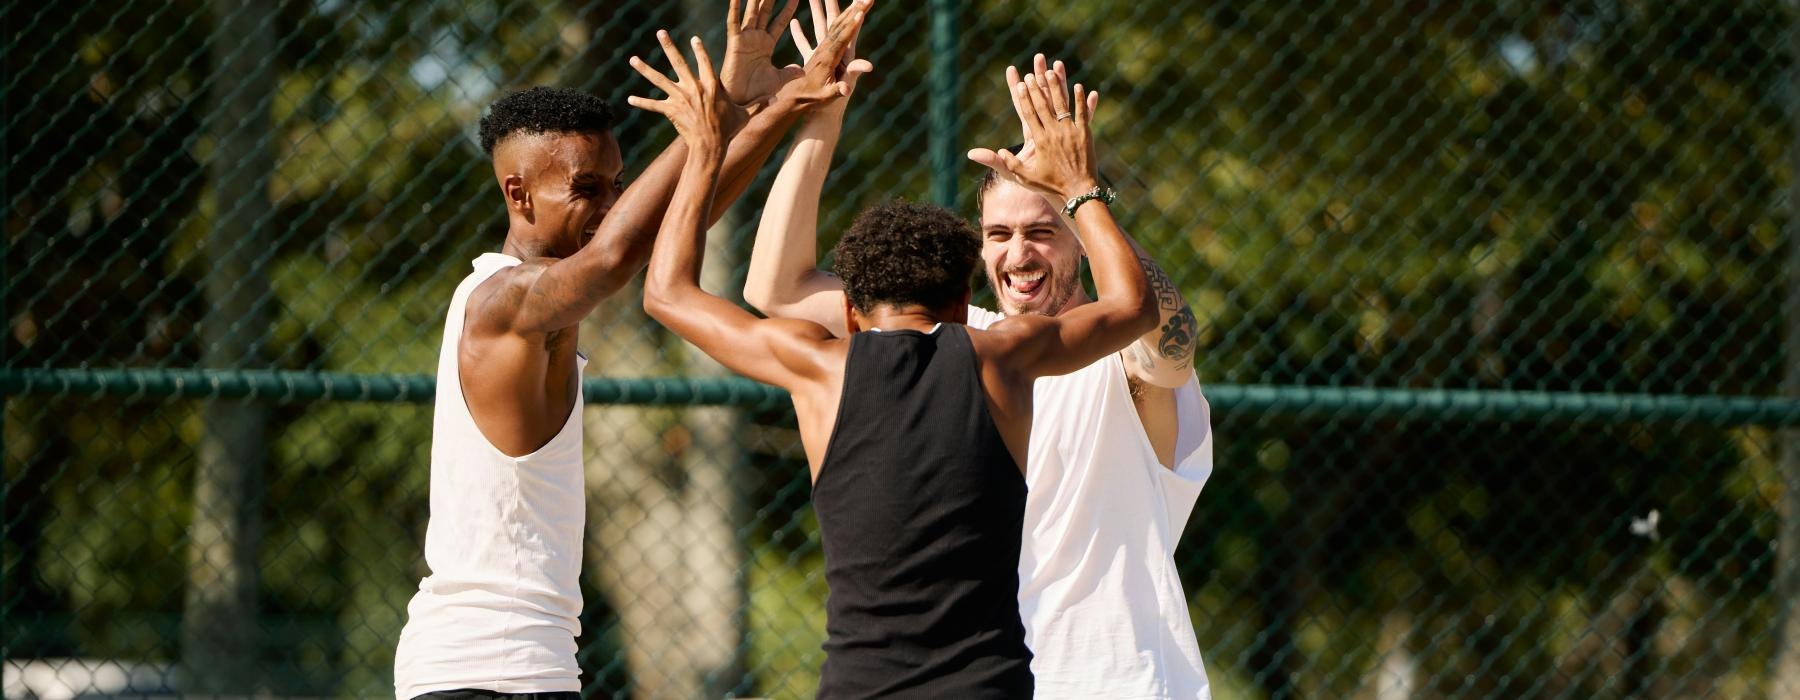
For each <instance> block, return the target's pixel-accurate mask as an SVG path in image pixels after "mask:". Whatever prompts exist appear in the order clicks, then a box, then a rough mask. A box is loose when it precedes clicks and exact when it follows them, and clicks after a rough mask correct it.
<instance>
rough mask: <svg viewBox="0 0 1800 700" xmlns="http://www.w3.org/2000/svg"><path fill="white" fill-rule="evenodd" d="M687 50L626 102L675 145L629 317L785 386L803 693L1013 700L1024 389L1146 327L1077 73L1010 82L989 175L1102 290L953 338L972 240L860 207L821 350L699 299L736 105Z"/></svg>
mask: <svg viewBox="0 0 1800 700" xmlns="http://www.w3.org/2000/svg"><path fill="white" fill-rule="evenodd" d="M866 10H867V5H866V4H865V3H864V2H858V3H857V4H856V5H853V6H851V7H850V8H849V9H848V10H847V11H846V12H847V13H857V12H866ZM693 47H694V53H695V56H694V59H695V69H694V70H690V69H689V68H688V65H687V63H686V62H685V61H684V60H683V59H682V57H681V56H680V55H679V54H676V53H673V52H671V53H670V56H669V60H670V63H671V64H672V65H673V66H674V69H675V74H676V76H677V78H678V81H670V80H669V79H667V78H666V77H664V76H662V75H659V74H653V73H649V72H648V71H646V70H644V69H640V71H643V72H645V73H646V77H648V78H650V79H651V81H652V82H653V83H655V84H656V85H657V86H658V87H659V88H662V89H663V90H664V91H666V92H668V93H669V98H668V99H666V100H661V101H651V100H646V99H642V98H636V97H634V98H631V103H632V104H633V105H635V106H638V107H641V108H644V109H648V110H651V111H655V112H658V113H661V114H663V115H664V116H667V117H668V118H669V120H670V121H672V122H674V124H675V128H676V130H677V131H678V132H680V133H681V135H682V138H683V139H684V140H685V141H686V142H687V144H688V156H687V162H686V164H685V166H684V169H683V170H682V178H681V184H680V185H679V186H678V187H677V189H676V193H675V198H674V201H673V202H672V203H671V204H670V207H669V211H668V213H667V215H666V216H665V217H664V218H663V225H662V228H661V230H660V232H659V234H658V238H657V241H656V247H655V250H654V252H653V253H652V255H651V261H650V271H649V273H648V276H647V277H646V280H645V283H644V309H645V311H647V312H648V313H649V314H650V315H651V316H652V317H654V318H655V319H656V320H658V321H660V322H662V323H663V325H666V326H668V327H669V329H670V330H673V331H675V333H676V334H677V335H680V336H681V337H683V338H685V339H687V340H688V341H689V342H692V343H694V344H695V345H696V346H698V347H699V348H700V349H701V350H702V351H704V352H706V354H708V355H710V356H712V357H713V358H714V359H716V360H718V361H719V362H720V363H722V364H724V365H725V366H727V367H729V368H731V369H732V370H733V371H736V372H738V373H740V374H743V375H745V376H747V377H750V378H752V379H755V380H758V381H762V382H767V383H769V384H773V385H776V386H779V387H782V388H784V389H787V390H788V392H789V393H790V394H792V396H793V400H794V410H795V413H796V414H797V417H798V419H799V424H800V438H801V442H802V444H803V445H804V447H805V449H806V456H807V463H808V465H809V466H810V468H811V471H812V478H813V501H814V508H815V509H816V510H817V512H818V515H819V524H820V530H821V534H822V536H823V539H824V547H825V572H826V574H825V576H826V583H827V584H828V585H829V586H830V588H831V594H830V597H829V599H828V601H827V603H826V616H827V619H826V629H827V632H828V639H827V641H826V642H825V651H826V660H825V668H824V670H823V677H822V678H821V681H820V687H819V695H820V697H830V698H839V697H842V698H864V697H916V698H1023V697H1029V696H1030V695H1031V692H1032V679H1031V670H1030V659H1031V653H1030V652H1029V651H1028V650H1027V649H1026V647H1025V641H1024V628H1023V626H1022V624H1021V623H1020V620H1019V613H1018V602H1017V597H1016V596H1017V593H1018V578H1017V576H1018V575H1017V571H1018V559H1019V544H1020V535H1021V533H1020V528H1021V527H1022V524H1023V520H1024V506H1025V483H1024V479H1023V470H1024V469H1025V468H1026V466H1027V465H1025V461H1024V455H1025V454H1026V446H1027V438H1028V437H1029V435H1030V431H1031V389H1032V381H1033V380H1034V379H1036V378H1037V377H1039V376H1044V375H1052V374H1063V373H1067V372H1071V371H1074V370H1076V369H1079V368H1081V367H1085V366H1087V365H1088V364H1090V363H1092V362H1094V361H1095V360H1097V359H1099V358H1101V357H1103V356H1105V355H1108V354H1111V353H1114V352H1117V351H1118V350H1120V349H1122V348H1124V347H1125V346H1126V345H1128V344H1130V343H1131V342H1132V341H1134V340H1135V339H1136V338H1137V337H1138V336H1140V335H1142V334H1144V333H1145V332H1148V331H1149V330H1150V329H1151V327H1152V326H1153V325H1154V324H1155V321H1156V317H1157V314H1156V308H1155V305H1154V300H1153V298H1152V297H1151V295H1150V293H1149V285H1148V284H1147V282H1146V280H1145V277H1144V273H1143V268H1142V266H1141V265H1139V264H1138V262H1137V260H1136V258H1135V256H1133V255H1132V253H1131V248H1130V244H1129V242H1128V241H1127V240H1126V239H1125V234H1124V233H1123V232H1122V231H1120V230H1119V227H1118V225H1117V224H1116V223H1115V222H1114V221H1113V218H1112V215H1111V213H1110V212H1109V211H1108V210H1107V208H1106V205H1105V204H1104V202H1103V201H1101V200H1098V199H1095V196H1096V195H1097V192H1098V187H1097V184H1096V181H1095V177H1094V168H1093V163H1092V157H1093V156H1092V151H1093V149H1092V141H1091V136H1090V134H1089V131H1088V122H1089V120H1090V119H1091V117H1092V114H1093V110H1094V108H1095V107H1096V106H1097V101H1096V99H1095V97H1094V96H1091V95H1088V94H1086V92H1085V90H1084V89H1083V88H1082V86H1080V85H1077V86H1075V90H1074V96H1073V98H1072V99H1071V97H1070V95H1069V93H1068V91H1067V90H1066V89H1065V88H1064V86H1063V84H1062V82H1061V80H1060V78H1058V77H1054V76H1053V77H1052V78H1051V79H1050V80H1048V81H1035V80H1027V81H1026V82H1025V83H1023V84H1021V85H1020V86H1019V88H1018V89H1017V90H1015V91H1014V93H1013V102H1014V105H1015V106H1016V107H1017V108H1018V111H1019V113H1020V116H1021V118H1022V119H1023V121H1024V122H1025V124H1026V125H1027V128H1028V129H1029V130H1031V131H1032V133H1031V134H1028V136H1029V137H1031V138H1032V139H1033V142H1034V143H1036V144H1037V150H1036V151H1035V152H1033V153H1032V154H1031V155H1030V156H1029V157H1028V158H1026V159H1024V160H1020V159H1017V158H1013V159H1012V160H1010V161H1009V162H1008V163H1006V167H1007V168H1008V171H1009V172H1008V174H1009V175H1010V176H1012V177H1015V178H1016V179H1017V181H1019V182H1022V183H1025V184H1027V185H1029V186H1032V187H1034V188H1037V189H1039V190H1041V191H1044V192H1047V193H1054V194H1056V195H1057V196H1061V197H1063V198H1064V199H1068V200H1071V201H1072V204H1071V206H1072V207H1075V221H1076V227H1077V230H1078V233H1079V235H1080V236H1081V238H1082V242H1083V243H1084V244H1085V246H1086V249H1087V251H1088V254H1089V257H1090V260H1091V261H1092V265H1093V270H1094V282H1095V285H1096V286H1097V287H1099V291H1100V298H1101V301H1098V302H1095V303H1092V304H1087V305H1084V306H1082V307H1080V308H1078V309H1075V310H1073V311H1071V312H1070V313H1067V314H1063V315H1061V316H1058V317H1054V318H1052V317H1045V316H1014V317H1011V318H1008V319H1006V320H1004V321H1001V322H999V323H996V324H994V326H993V327H992V328H990V329H988V330H985V331H977V330H970V329H968V328H966V327H964V326H962V325H961V323H962V321H964V320H965V318H966V315H967V303H968V299H969V281H970V278H971V276H972V275H973V273H974V270H975V268H976V265H977V262H978V261H979V258H980V242H979V241H978V240H977V238H976V236H975V232H974V230H973V229H971V228H970V227H969V225H968V224H967V223H966V222H964V221H963V220H962V219H961V218H959V217H957V216H956V215H955V214H953V213H951V212H949V211H947V210H944V209H941V208H938V207H933V206H928V205H922V204H909V203H905V202H894V203H888V204H883V205H879V206H876V207H873V208H871V209H869V210H867V211H865V212H863V214H862V215H860V216H859V217H857V220H856V222H855V223H854V224H853V225H852V226H851V228H850V230H849V231H848V232H846V233H845V234H844V236H843V239H842V241H841V242H840V243H839V244H838V247H837V250H836V258H837V271H838V273H839V275H841V276H842V278H843V283H844V293H845V297H846V303H845V306H846V308H845V316H846V320H847V323H848V326H849V328H850V330H851V332H852V335H851V336H850V337H849V338H847V339H841V340H840V339H837V338H834V337H833V336H832V334H831V332H830V331H829V330H827V329H826V328H824V327H823V326H820V325H818V324H815V323H811V322H807V321H798V320H786V319H759V318H757V317H755V316H753V315H751V314H750V313H749V312H747V311H744V310H743V309H742V308H740V307H738V306H737V305H736V304H733V303H731V302H728V301H725V300H723V299H720V298H719V297H716V296H713V295H711V294H708V293H706V292H705V291H703V290H702V289H700V287H699V283H698V281H699V274H700V263H701V250H702V249H703V248H704V242H705V240H704V239H705V236H706V227H705V224H704V222H705V220H706V216H707V214H708V209H709V207H710V206H711V200H712V192H713V189H714V187H715V185H716V182H717V179H718V172H719V167H720V159H721V158H722V149H721V148H720V143H721V142H722V139H721V137H720V133H719V129H720V124H721V123H723V122H725V121H726V116H725V115H726V113H728V112H729V111H730V110H732V109H736V107H735V106H733V105H729V104H726V103H725V102H724V100H723V98H722V97H721V96H720V95H719V92H718V87H717V80H716V79H715V78H714V77H713V75H712V68H711V65H710V62H709V61H708V59H707V57H706V54H705V51H704V48H703V47H701V46H700V44H699V40H698V39H696V40H694V42H693ZM638 65H641V64H638ZM847 77H849V78H854V75H851V76H847ZM848 92H849V91H848V89H846V90H844V91H843V93H842V94H848ZM831 97H832V98H833V99H835V98H837V97H839V96H831Z"/></svg>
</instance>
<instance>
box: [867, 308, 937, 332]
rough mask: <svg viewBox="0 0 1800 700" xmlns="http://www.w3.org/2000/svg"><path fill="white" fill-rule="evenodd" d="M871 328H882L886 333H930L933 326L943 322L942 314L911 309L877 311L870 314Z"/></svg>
mask: <svg viewBox="0 0 1800 700" xmlns="http://www.w3.org/2000/svg"><path fill="white" fill-rule="evenodd" d="M868 320H869V328H871V329H873V328H880V329H881V330H884V331H920V332H929V331H930V330H931V328H932V327H933V326H936V325H937V324H939V323H942V322H943V320H944V319H943V318H942V314H938V313H933V312H931V311H927V310H925V309H921V308H917V307H911V308H906V309H877V310H875V312H874V313H872V314H869V316H868Z"/></svg>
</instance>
